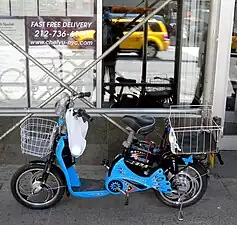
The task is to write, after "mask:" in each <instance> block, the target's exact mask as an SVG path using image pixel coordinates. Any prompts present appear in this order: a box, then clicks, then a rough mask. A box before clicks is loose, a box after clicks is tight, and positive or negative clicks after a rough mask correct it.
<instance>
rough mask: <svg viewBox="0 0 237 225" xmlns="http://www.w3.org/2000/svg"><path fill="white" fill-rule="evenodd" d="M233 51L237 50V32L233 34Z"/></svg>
mask: <svg viewBox="0 0 237 225" xmlns="http://www.w3.org/2000/svg"><path fill="white" fill-rule="evenodd" d="M231 52H237V34H236V35H233V36H232V44H231Z"/></svg>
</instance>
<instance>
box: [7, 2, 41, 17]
mask: <svg viewBox="0 0 237 225" xmlns="http://www.w3.org/2000/svg"><path fill="white" fill-rule="evenodd" d="M11 11H12V16H37V1H36V0H34V1H32V0H11Z"/></svg>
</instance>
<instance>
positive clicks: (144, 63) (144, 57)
mask: <svg viewBox="0 0 237 225" xmlns="http://www.w3.org/2000/svg"><path fill="white" fill-rule="evenodd" d="M144 7H145V10H146V12H145V17H147V16H148V12H147V8H148V0H145V4H144ZM147 36H148V22H146V23H145V24H144V33H143V38H144V39H143V50H142V79H141V83H146V74H147ZM145 91H146V87H145V86H142V96H144V95H145Z"/></svg>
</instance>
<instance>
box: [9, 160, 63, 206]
mask: <svg viewBox="0 0 237 225" xmlns="http://www.w3.org/2000/svg"><path fill="white" fill-rule="evenodd" d="M44 167H45V166H44V165H42V164H27V165H24V166H22V167H20V168H19V169H18V170H17V171H16V172H15V173H14V174H13V176H12V179H11V192H12V195H13V196H14V198H15V199H16V200H17V201H18V202H19V203H21V204H22V205H24V206H25V207H27V208H30V209H47V208H50V207H52V206H54V205H55V204H57V203H58V202H59V201H60V200H61V199H62V197H63V196H64V193H65V189H66V188H65V187H66V186H65V179H64V177H63V176H62V173H60V169H59V168H58V167H55V166H52V168H51V170H50V175H51V174H52V175H53V176H54V177H55V178H56V179H57V182H58V184H59V187H58V188H57V190H58V191H57V193H56V194H55V195H54V197H53V198H52V199H51V200H50V201H49V202H45V203H34V202H30V201H28V200H27V199H25V200H23V199H22V198H23V197H22V196H23V195H22V196H21V194H20V190H19V187H18V186H19V185H18V182H19V178H20V177H21V175H22V174H24V173H25V172H26V171H31V170H38V171H41V170H43V169H44Z"/></svg>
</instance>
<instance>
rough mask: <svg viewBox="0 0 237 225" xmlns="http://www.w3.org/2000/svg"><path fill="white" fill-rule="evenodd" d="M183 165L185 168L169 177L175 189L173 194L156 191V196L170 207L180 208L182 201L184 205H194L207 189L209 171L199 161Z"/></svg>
mask: <svg viewBox="0 0 237 225" xmlns="http://www.w3.org/2000/svg"><path fill="white" fill-rule="evenodd" d="M180 167H181V166H180ZM182 167H183V170H181V171H180V172H179V173H178V174H176V175H174V176H172V177H170V179H169V180H170V182H171V186H172V189H173V191H172V194H165V193H162V192H159V191H155V194H156V197H157V198H158V199H159V200H160V201H161V202H162V203H163V204H165V205H167V206H169V207H174V208H179V207H180V204H181V202H182V204H183V207H188V206H191V205H194V204H195V203H197V202H198V201H199V200H200V199H201V198H202V197H203V195H204V194H205V192H206V190H207V183H208V176H207V172H206V170H205V169H204V168H203V167H202V166H201V165H200V164H199V163H195V164H191V165H189V166H188V167H186V168H185V167H184V166H182ZM180 169H182V168H179V170H180Z"/></svg>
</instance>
